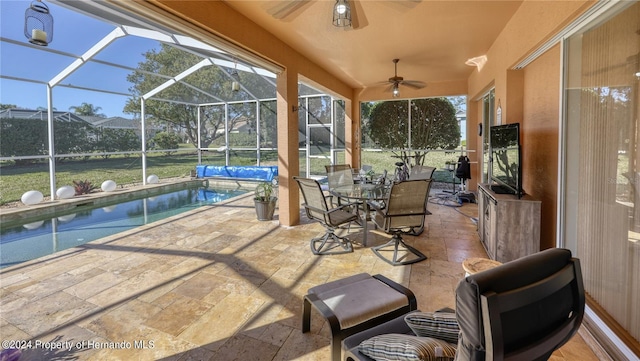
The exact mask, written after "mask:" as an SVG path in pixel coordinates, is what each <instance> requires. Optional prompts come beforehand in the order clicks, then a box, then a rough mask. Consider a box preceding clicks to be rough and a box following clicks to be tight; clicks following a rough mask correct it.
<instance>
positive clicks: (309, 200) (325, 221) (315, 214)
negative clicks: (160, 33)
mask: <svg viewBox="0 0 640 361" xmlns="http://www.w3.org/2000/svg"><path fill="white" fill-rule="evenodd" d="M293 179H294V180H295V181H296V182H297V183H298V186H299V187H300V191H301V192H302V196H303V197H304V204H303V206H304V208H305V210H306V213H307V217H309V219H311V220H315V221H318V222H320V224H322V225H323V226H324V227H325V228H326V233H325V234H324V236H322V237H318V238H313V239H312V240H311V242H310V245H311V252H313V254H316V255H321V254H339V253H348V252H353V246H352V244H351V241H349V239H348V238H346V237H340V236H338V235H337V234H336V233H335V231H336V229H338V228H339V227H340V226H342V225H345V224H349V223H351V222H352V221H355V220H356V219H357V218H358V214H357V213H353V212H351V211H347V210H345V209H351V210H354V209H355V210H357V207H356V206H354V205H352V204H351V203H345V204H343V205H340V206H337V207H331V208H330V207H329V205H328V204H327V200H326V198H328V196H325V195H324V193H323V192H322V189H321V188H320V183H318V181H317V180H315V179H310V178H300V177H293ZM337 248H338V250H336V249H337Z"/></svg>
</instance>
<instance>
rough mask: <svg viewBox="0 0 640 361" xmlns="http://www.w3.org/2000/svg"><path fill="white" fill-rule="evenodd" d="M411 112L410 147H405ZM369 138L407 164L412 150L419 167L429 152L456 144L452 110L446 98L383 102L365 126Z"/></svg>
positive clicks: (373, 110) (458, 133)
mask: <svg viewBox="0 0 640 361" xmlns="http://www.w3.org/2000/svg"><path fill="white" fill-rule="evenodd" d="M409 109H411V144H409V121H408V120H409V113H408V112H409ZM367 129H368V134H369V136H370V137H371V139H372V140H373V141H374V142H375V143H376V144H377V145H378V146H379V147H380V148H383V149H392V150H393V151H394V154H397V155H399V156H400V157H401V158H402V160H403V161H404V162H405V163H406V164H410V163H411V162H410V157H409V155H410V154H409V151H408V149H410V148H411V149H414V156H415V164H423V163H424V157H425V155H426V154H427V153H428V152H429V150H430V149H455V148H456V147H457V146H458V144H459V143H460V126H459V124H458V120H457V119H456V110H455V108H454V107H453V105H452V104H451V102H449V100H447V99H446V98H426V99H415V100H412V101H411V102H410V107H409V106H408V104H407V102H406V101H387V102H380V103H377V104H375V105H374V107H373V108H372V109H371V114H370V117H369V124H368V128H367Z"/></svg>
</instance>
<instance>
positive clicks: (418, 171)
mask: <svg viewBox="0 0 640 361" xmlns="http://www.w3.org/2000/svg"><path fill="white" fill-rule="evenodd" d="M435 170H436V168H435V167H429V166H426V165H414V166H413V167H411V171H410V172H409V179H411V180H416V179H428V180H429V190H428V192H427V194H429V193H430V192H431V184H432V179H433V172H435ZM424 207H425V209H426V210H427V214H431V212H429V196H427V201H426V202H425V204H424ZM422 232H424V226H422V227H420V228H418V229H414V230H412V231H410V232H409V234H410V235H412V236H419V235H420V234H422Z"/></svg>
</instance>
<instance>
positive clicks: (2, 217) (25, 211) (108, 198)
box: [0, 179, 255, 227]
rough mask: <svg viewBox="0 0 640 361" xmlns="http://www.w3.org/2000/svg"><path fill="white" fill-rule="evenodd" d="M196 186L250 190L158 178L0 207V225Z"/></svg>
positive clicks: (244, 186) (247, 186) (236, 184)
mask: <svg viewBox="0 0 640 361" xmlns="http://www.w3.org/2000/svg"><path fill="white" fill-rule="evenodd" d="M199 186H214V187H216V186H220V187H225V188H228V187H233V188H238V189H245V190H253V188H254V187H255V183H254V185H253V186H252V185H251V184H247V183H246V182H228V181H227V182H221V181H216V182H211V181H208V180H203V179H184V180H177V181H161V182H160V183H157V184H147V185H139V186H134V187H128V188H117V189H116V190H114V191H112V192H95V193H90V194H84V195H79V196H74V197H73V198H70V199H56V200H51V201H46V202H42V203H38V204H36V205H31V206H24V207H17V208H9V209H0V224H1V225H2V226H3V227H4V226H8V225H16V224H21V223H29V222H31V221H35V220H38V219H41V218H45V217H50V216H54V215H55V216H58V215H64V214H67V213H75V212H78V211H81V210H83V209H88V208H97V207H106V206H110V205H113V204H117V203H123V202H127V201H132V200H136V199H140V198H146V197H151V196H153V195H155V194H160V193H166V192H170V191H174V190H181V189H188V188H194V187H199Z"/></svg>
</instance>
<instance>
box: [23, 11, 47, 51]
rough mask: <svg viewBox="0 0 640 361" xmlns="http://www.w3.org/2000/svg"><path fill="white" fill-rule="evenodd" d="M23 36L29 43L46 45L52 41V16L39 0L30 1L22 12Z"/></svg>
mask: <svg viewBox="0 0 640 361" xmlns="http://www.w3.org/2000/svg"><path fill="white" fill-rule="evenodd" d="M24 36H26V37H27V39H29V42H30V43H31V44H35V45H40V46H47V45H49V43H50V42H52V41H53V16H51V13H50V12H49V7H48V6H47V5H46V4H45V3H44V2H42V1H41V0H37V1H33V2H31V5H30V6H29V8H28V9H27V10H26V11H25V12H24Z"/></svg>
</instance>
